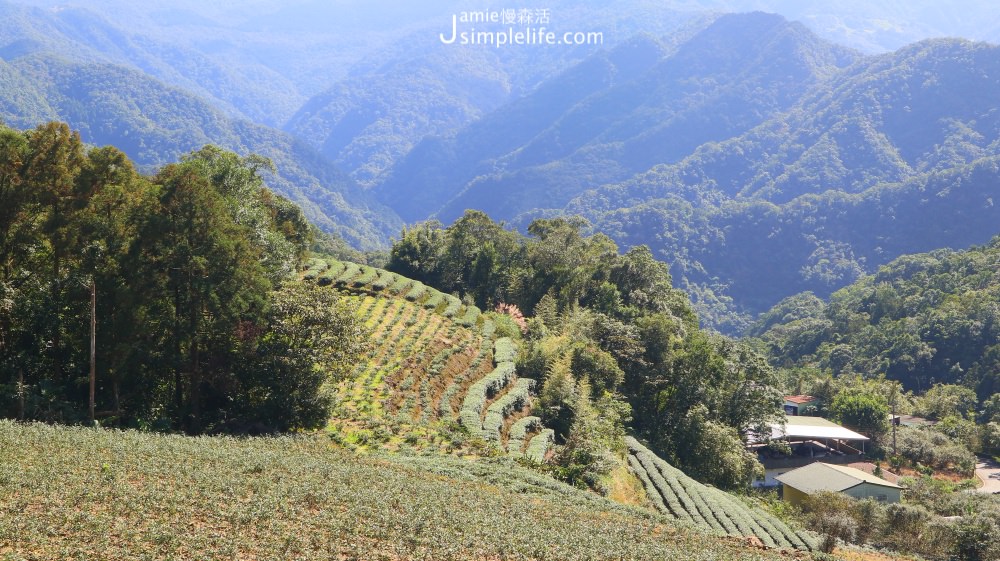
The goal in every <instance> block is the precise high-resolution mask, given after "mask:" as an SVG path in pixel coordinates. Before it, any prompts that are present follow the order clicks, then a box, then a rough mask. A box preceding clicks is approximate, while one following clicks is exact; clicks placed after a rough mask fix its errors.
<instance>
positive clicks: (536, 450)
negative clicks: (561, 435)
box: [524, 429, 556, 464]
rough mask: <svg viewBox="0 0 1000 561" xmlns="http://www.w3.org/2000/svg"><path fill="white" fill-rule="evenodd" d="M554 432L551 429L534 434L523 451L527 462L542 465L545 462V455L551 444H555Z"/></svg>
mask: <svg viewBox="0 0 1000 561" xmlns="http://www.w3.org/2000/svg"><path fill="white" fill-rule="evenodd" d="M555 439H556V432H555V431H554V430H552V429H542V432H540V433H538V434H536V435H535V436H534V437H532V439H531V440H530V441H528V448H527V449H526V450H525V451H524V457H525V458H528V459H529V460H531V461H533V462H536V463H539V464H540V463H542V462H544V461H545V455H546V454H548V453H549V449H550V448H552V443H553V442H555Z"/></svg>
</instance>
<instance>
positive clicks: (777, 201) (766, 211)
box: [375, 14, 1000, 330]
mask: <svg viewBox="0 0 1000 561" xmlns="http://www.w3.org/2000/svg"><path fill="white" fill-rule="evenodd" d="M740 29H742V30H743V33H744V35H743V36H742V37H743V39H742V41H741V40H740V39H739V37H740V36H739V35H738V34H736V33H735V31H736V30H740ZM761 36H763V37H768V38H769V39H770V41H759V40H757V38H758V37H761ZM655 44H656V43H655V40H653V39H651V38H641V37H640V38H636V39H634V40H633V41H631V42H629V43H626V44H624V45H621V46H619V47H617V48H616V49H615V50H612V51H609V52H607V53H599V54H598V55H595V56H594V57H592V58H591V59H588V61H586V62H584V63H582V64H581V65H580V66H579V67H577V68H574V69H571V70H570V71H567V72H566V73H564V74H563V75H561V76H559V77H556V78H554V79H553V80H552V81H550V82H548V83H546V84H543V85H542V86H541V87H539V89H538V90H537V92H536V93H535V94H533V95H531V96H528V97H526V98H524V99H522V100H519V101H518V102H515V103H513V104H511V105H509V106H506V107H502V108H500V109H498V110H497V111H496V112H495V113H494V114H492V115H487V116H486V117H484V118H483V119H481V120H480V121H478V122H476V123H473V124H472V125H469V126H468V127H466V128H465V129H463V130H461V131H460V132H458V133H457V134H456V135H455V136H454V137H451V138H443V139H431V140H427V141H425V142H424V143H422V144H421V145H419V146H418V147H417V148H415V149H414V150H413V151H412V152H411V153H410V154H409V155H408V156H407V158H406V159H405V160H404V161H403V162H401V163H400V164H399V165H397V167H396V169H395V170H394V172H393V174H392V175H391V176H390V178H389V179H388V180H387V181H386V182H385V183H384V184H383V185H380V186H378V187H377V188H376V189H375V193H376V194H377V195H378V196H379V197H380V198H381V200H383V201H385V202H386V203H387V204H389V205H390V206H392V207H394V208H395V209H396V210H397V211H398V212H399V213H400V215H401V216H403V218H404V219H406V220H416V219H419V217H420V216H421V215H428V214H431V215H434V216H435V217H437V218H439V219H441V220H442V221H444V222H448V221H450V220H452V219H454V218H455V217H456V216H457V215H459V214H460V213H461V212H462V211H463V210H464V209H465V208H478V209H482V210H485V211H487V212H489V213H490V214H491V215H492V216H494V217H495V218H497V219H503V220H508V221H511V222H513V223H514V224H515V225H524V224H526V223H527V222H529V221H530V219H532V218H534V217H538V216H547V215H558V214H565V213H570V214H582V215H584V216H586V217H587V218H588V219H590V220H591V221H592V223H593V225H594V229H595V230H597V231H603V232H605V233H608V234H609V235H611V236H612V237H614V238H615V239H616V240H617V241H619V242H620V243H622V244H624V245H637V244H648V245H650V246H651V247H652V248H653V249H654V251H655V252H657V254H658V255H659V257H660V258H661V259H664V260H667V261H668V262H670V263H672V265H673V271H674V273H675V278H677V279H678V280H679V281H681V283H682V284H683V285H684V286H685V287H686V288H687V289H688V290H689V291H690V292H692V294H693V296H694V298H695V300H696V301H699V303H700V311H701V312H702V315H703V316H707V317H708V318H709V321H710V322H711V323H713V324H714V325H716V326H717V327H718V328H721V329H724V330H731V329H732V330H739V325H743V323H742V322H743V321H745V320H744V319H740V316H739V314H740V313H743V314H746V313H756V312H759V311H762V310H764V309H767V308H768V307H770V306H771V305H773V304H774V303H775V302H777V301H778V300H780V299H781V298H783V297H785V296H788V295H789V294H793V293H795V292H800V291H803V290H811V291H814V292H816V293H818V294H828V293H829V292H831V291H832V290H834V289H836V288H838V287H840V286H843V285H844V284H845V283H848V282H850V281H852V280H854V279H855V278H857V277H858V276H859V275H861V274H863V273H865V272H869V271H871V270H873V267H877V265H879V264H881V263H885V262H887V261H888V260H890V259H892V258H894V257H896V256H898V255H901V254H905V253H913V252H917V251H928V250H931V249H934V248H936V247H941V246H942V245H952V246H956V247H963V246H967V245H970V244H974V243H983V242H985V241H986V240H988V239H989V238H990V237H991V236H992V235H994V234H996V233H997V232H998V229H1000V220H997V214H996V211H995V210H994V209H995V207H994V206H993V205H992V204H991V200H992V194H991V185H992V183H991V181H993V173H994V171H993V170H994V167H995V163H996V162H995V158H996V156H998V155H1000V113H998V112H997V111H996V110H995V107H994V101H993V100H995V99H997V98H998V95H1000V62H998V61H1000V56H998V54H1000V53H998V47H996V46H994V45H990V44H987V43H973V42H969V41H963V40H945V39H939V40H928V41H924V42H921V43H917V44H914V45H910V46H908V47H906V48H904V49H900V50H899V51H897V52H895V53H888V54H883V55H876V56H863V55H860V54H858V53H855V52H852V51H848V50H845V49H842V48H839V47H835V46H832V45H829V44H827V43H825V42H823V41H821V40H818V39H816V38H815V36H813V35H812V34H811V33H809V32H808V31H807V30H805V28H803V27H802V26H799V25H798V24H790V23H788V22H785V21H784V20H783V19H782V18H780V17H778V16H773V15H765V14H740V15H731V16H723V17H720V18H719V19H718V20H716V22H715V23H713V24H712V25H711V26H709V27H707V28H706V29H705V30H704V31H702V32H701V33H698V34H696V35H694V36H693V37H692V38H691V39H689V40H688V41H687V42H685V43H683V44H681V45H680V46H678V47H677V48H676V49H671V50H668V49H661V50H660V51H659V53H662V60H661V61H658V62H655V63H650V64H649V65H648V66H647V67H645V68H642V70H641V71H640V72H639V74H640V75H641V78H633V79H632V80H631V81H629V80H627V79H624V80H621V81H617V82H616V81H615V80H614V78H615V75H616V74H615V72H616V70H617V69H616V67H615V64H614V60H615V58H614V57H615V56H616V54H617V53H620V52H621V51H622V50H625V49H629V48H631V49H635V50H637V51H639V52H643V51H642V49H644V48H645V49H647V52H649V53H653V54H652V55H650V56H649V57H647V58H656V53H657V51H656V49H655V48H654V47H655ZM713 57H714V58H713ZM631 60H645V59H643V57H641V56H638V57H632V58H631ZM748 61H749V62H748ZM750 62H752V63H753V64H750ZM699 63H701V64H703V65H704V66H703V67H699V66H698V64H699ZM727 64H728V66H727ZM667 69H669V71H667ZM680 69H683V70H685V71H686V73H681V72H680V71H679V70H680ZM602 70H603V72H602ZM713 71H714V72H715V73H714V74H713V73H712V72H713ZM699 72H700V74H699ZM574 76H585V77H586V78H589V79H590V80H591V81H590V82H586V81H581V80H578V79H575V78H574ZM574 80H575V81H574ZM698 80H701V81H702V83H692V82H697V81H698ZM581 84H588V87H589V89H587V88H581V87H579V86H580V85H581ZM706 84H707V86H706ZM685 87H689V88H691V90H690V91H689V92H684V88H685ZM796 88H797V89H796ZM546 92H554V93H556V94H558V95H562V96H564V97H567V98H568V100H567V101H564V102H563V105H562V106H560V105H558V104H556V103H553V102H551V101H548V100H546V98H545V97H544V96H545V95H546ZM779 92H780V94H781V95H780V96H779V95H777V94H778V93H779ZM685 93H687V94H688V95H687V96H685ZM573 94H576V97H573ZM525 108H529V109H530V110H529V111H525V110H524V109H525ZM544 109H551V111H549V112H548V113H546V112H545V111H544ZM532 111H533V112H532ZM508 131H509V133H508ZM490 132H493V133H495V135H496V139H495V140H493V139H491V137H490V135H489V133H490ZM564 139H568V140H564ZM657 160H659V164H655V163H653V162H656V161H657ZM413 192H421V193H422V194H423V195H424V196H423V197H422V198H421V200H420V201H419V202H418V203H415V202H414V201H412V200H409V199H407V198H406V197H405V193H413ZM435 204H438V205H440V206H439V207H438V208H437V209H435V208H433V207H434V206H435ZM911 220H920V222H919V223H918V224H914V223H911V222H910V221H911ZM800 221H801V222H800ZM761 275H766V276H767V278H768V282H761ZM733 312H736V313H737V315H735V316H734V315H733ZM743 317H744V318H745V317H746V316H743Z"/></svg>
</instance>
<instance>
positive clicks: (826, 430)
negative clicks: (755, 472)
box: [750, 416, 868, 487]
mask: <svg viewBox="0 0 1000 561" xmlns="http://www.w3.org/2000/svg"><path fill="white" fill-rule="evenodd" d="M770 440H771V441H775V442H783V443H786V444H788V447H789V448H790V449H791V452H792V453H791V455H786V454H781V453H777V452H775V451H774V450H773V448H772V447H768V446H767V442H768V441H767V439H765V438H758V439H756V442H751V446H750V448H751V450H752V451H756V452H757V455H758V459H760V461H761V463H762V464H764V472H765V475H764V478H763V479H758V480H757V481H755V482H754V486H755V487H774V486H777V485H778V484H779V482H778V480H777V479H776V477H777V476H778V475H781V474H782V473H785V472H787V471H791V470H793V469H795V468H799V467H803V466H806V465H809V464H811V463H814V462H818V461H823V462H827V463H832V464H849V463H852V462H858V461H861V460H863V459H864V453H865V446H866V443H867V442H868V437H867V436H865V435H863V434H859V433H856V432H854V431H852V430H851V429H848V428H846V427H843V426H840V425H838V424H837V423H834V422H832V421H828V420H826V419H824V418H822V417H805V416H790V417H787V418H786V422H785V423H784V424H780V423H774V424H772V425H771V434H770Z"/></svg>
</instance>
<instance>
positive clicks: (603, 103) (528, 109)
mask: <svg viewBox="0 0 1000 561" xmlns="http://www.w3.org/2000/svg"><path fill="white" fill-rule="evenodd" d="M762 36H763V37H767V38H768V40H767V41H761V40H760V37H762ZM854 56H855V55H854V54H853V53H851V52H849V51H847V50H845V49H842V48H839V47H835V46H833V45H830V44H827V43H824V42H822V41H820V40H818V39H817V38H816V37H814V36H813V35H811V34H810V33H809V32H808V30H806V29H805V28H804V27H802V26H800V25H796V24H790V23H788V22H786V21H784V20H783V19H782V18H780V17H778V16H773V15H766V14H760V13H757V14H742V15H727V16H722V17H720V18H718V19H717V20H716V21H714V22H713V23H712V24H711V25H709V26H708V27H707V28H705V29H704V30H702V31H700V32H699V33H696V34H694V35H693V36H692V37H691V38H689V39H687V40H686V41H684V42H682V43H681V44H680V45H678V46H676V47H673V46H670V45H664V44H662V43H661V42H659V41H657V40H656V39H655V38H653V37H649V36H639V37H635V38H633V39H631V40H629V41H627V42H625V43H623V44H622V45H619V46H617V47H615V48H613V49H610V50H608V51H606V52H600V53H598V54H596V55H594V56H593V57H591V58H589V59H588V60H586V61H584V62H583V63H581V64H580V65H578V66H576V67H574V68H572V69H570V70H568V71H566V72H565V73H563V74H561V75H559V76H557V77H555V78H553V79H552V80H550V81H548V82H546V83H544V84H542V85H541V86H539V88H538V89H537V90H536V92H535V93H533V94H531V95H529V96H527V97H525V98H523V99H521V100H518V101H516V102H513V103H512V104H510V105H509V106H505V107H502V108H500V109H498V110H497V111H495V112H494V113H492V114H490V115H487V116H486V117H484V118H483V119H480V120H479V121H477V122H475V123H473V124H471V125H469V126H468V127H466V128H465V129H463V130H461V131H459V132H458V133H457V134H456V135H454V136H453V137H448V138H442V139H432V140H427V141H424V142H423V143H421V144H420V145H418V146H417V147H416V148H414V150H413V151H412V152H411V153H410V154H409V155H408V157H407V158H406V159H405V160H404V161H403V162H401V163H400V164H399V165H398V166H396V168H395V169H394V170H393V172H392V173H391V175H390V176H389V177H388V178H387V179H386V181H385V182H384V183H383V184H382V185H380V186H378V187H377V188H376V193H377V194H378V195H379V197H380V198H381V200H384V201H385V202H386V203H387V204H389V205H390V206H392V207H393V208H395V209H396V210H397V212H399V213H401V216H403V217H404V218H405V219H409V220H413V219H417V218H420V217H421V216H426V215H427V214H431V213H436V215H437V217H438V218H440V219H442V220H443V221H450V220H453V219H454V218H456V217H457V216H459V215H461V213H462V211H463V210H464V209H466V208H478V209H482V210H485V211H487V212H488V213H490V214H491V215H493V216H495V217H497V218H502V219H510V218H513V217H515V216H517V215H518V214H520V213H522V212H527V211H536V210H537V209H553V208H560V207H561V206H563V205H564V204H565V203H566V202H568V201H569V200H570V199H571V198H572V197H573V196H575V195H577V194H579V193H581V192H582V191H583V190H585V189H587V188H588V187H596V186H598V185H600V184H602V183H609V182H613V181H618V180H621V179H624V178H626V177H628V176H629V175H631V174H633V173H635V172H638V171H642V170H645V169H647V168H649V167H650V166H652V165H654V164H657V163H663V162H673V161H677V160H679V159H680V158H683V157H684V156H686V155H687V154H689V153H690V152H691V151H692V150H694V149H695V148H696V147H697V146H698V145H700V144H702V143H704V142H707V141H710V140H724V139H726V138H729V137H731V136H733V135H736V134H740V133H742V132H744V131H746V130H748V129H750V128H751V127H753V126H755V125H757V124H759V123H760V122H761V121H763V120H764V119H766V118H767V117H769V116H771V115H774V114H775V113H777V112H779V111H781V110H784V109H786V108H788V107H790V106H791V105H792V104H793V103H794V102H795V101H796V100H797V99H798V97H799V95H801V94H803V93H805V91H807V89H808V88H809V87H810V86H811V85H814V84H816V83H818V82H819V81H820V80H822V79H823V78H825V77H826V76H828V75H829V74H831V73H832V72H833V71H834V70H835V69H837V68H838V67H841V66H845V65H846V64H848V63H849V62H851V61H852V60H853V58H854ZM416 191H420V192H421V193H425V194H426V195H425V197H424V198H422V200H421V202H420V203H415V202H413V201H412V199H410V198H409V197H407V193H412V192H416Z"/></svg>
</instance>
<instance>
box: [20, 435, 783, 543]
mask: <svg viewBox="0 0 1000 561" xmlns="http://www.w3.org/2000/svg"><path fill="white" fill-rule="evenodd" d="M567 521H573V523H571V524H568V523H567ZM222 558H231V559H366V560H369V559H372V560H374V559H386V560H406V559H434V560H448V559H463V560H476V559H512V560H513V559H560V560H573V559H706V560H707V559H736V558H739V559H778V558H780V556H779V555H777V554H774V553H769V552H765V551H760V550H751V549H745V548H741V546H740V545H739V544H738V543H737V542H732V541H724V540H719V539H716V538H711V537H708V536H705V535H702V534H698V533H695V532H691V531H689V530H686V529H684V528H682V527H677V526H675V525H674V524H673V523H672V522H668V521H667V520H666V519H665V518H662V517H659V516H655V515H651V514H646V513H643V512H642V511H638V510H634V509H629V508H626V507H621V506H618V505H616V504H615V503H612V502H610V501H606V500H603V499H600V498H596V497H594V496H592V495H590V494H587V493H584V492H581V491H577V490H575V489H572V488H570V487H566V486H564V485H561V484H557V483H555V482H552V481H551V480H547V479H546V478H544V477H541V476H539V475H537V474H534V473H533V472H530V471H527V470H524V469H523V468H520V467H517V466H516V465H515V464H512V463H509V461H505V462H501V463H494V464H491V463H485V462H467V461H462V460H458V459H449V458H435V459H429V458H419V457H406V456H399V455H396V456H385V457H365V456H357V455H354V454H350V453H347V452H345V451H342V450H338V449H336V448H334V447H332V446H331V444H330V443H329V441H328V440H326V439H323V438H314V437H302V438H284V439H250V440H237V439H231V438H215V437H213V438H187V437H181V436H166V435H156V434H141V433H134V432H117V431H99V430H91V429H84V428H66V427H49V426H45V425H16V424H13V423H9V422H0V559H4V560H21V559H122V560H125V559H222Z"/></svg>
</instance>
